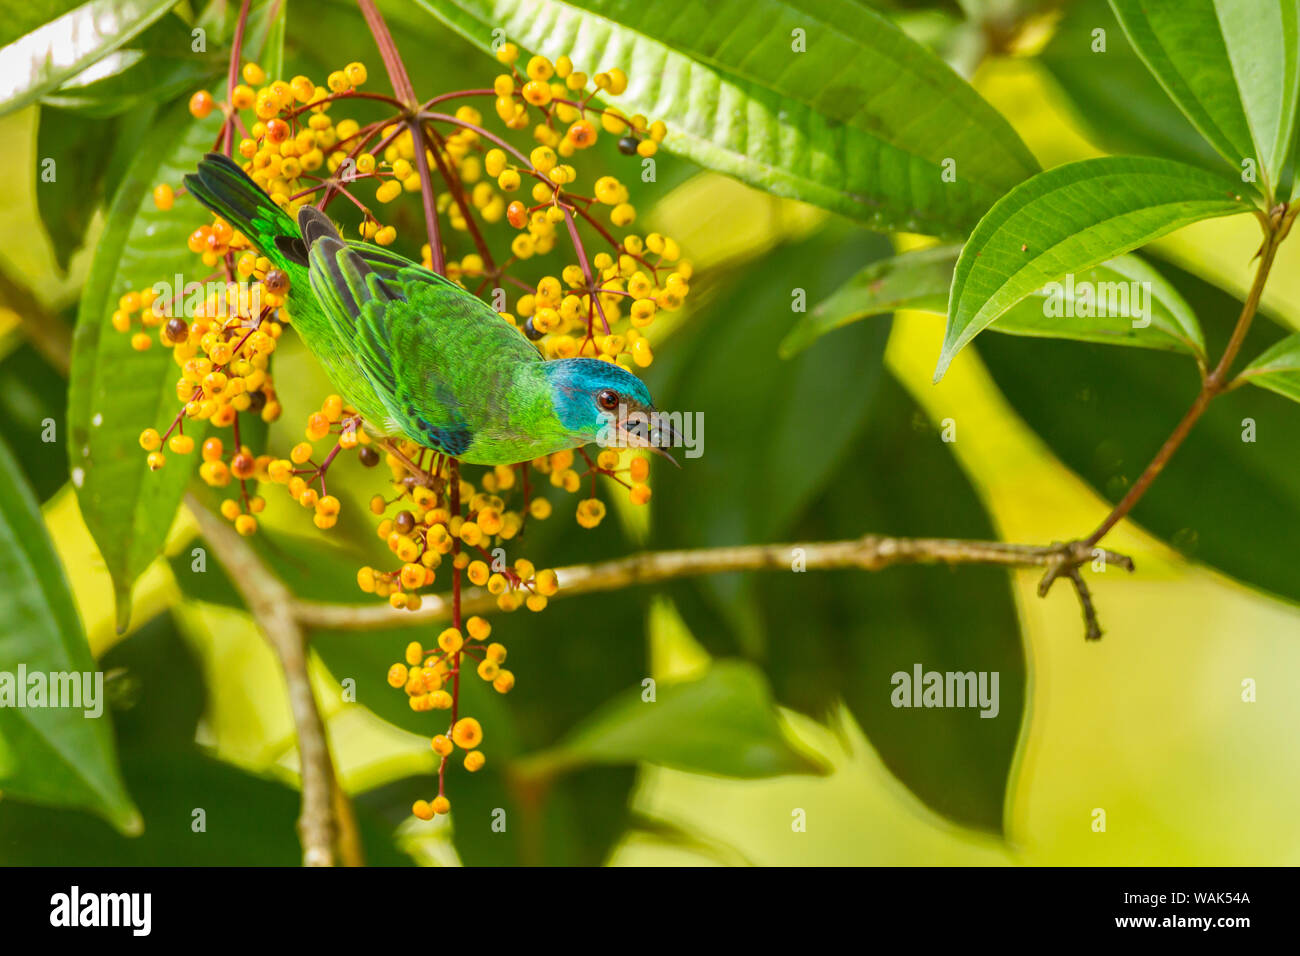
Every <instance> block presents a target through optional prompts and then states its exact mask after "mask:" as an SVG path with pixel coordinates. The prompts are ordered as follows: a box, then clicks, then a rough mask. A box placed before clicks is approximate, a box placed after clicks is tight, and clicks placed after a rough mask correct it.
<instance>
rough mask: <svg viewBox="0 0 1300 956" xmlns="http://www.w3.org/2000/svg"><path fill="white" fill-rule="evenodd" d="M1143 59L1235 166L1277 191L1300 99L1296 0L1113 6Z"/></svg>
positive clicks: (1127, 0)
mask: <svg viewBox="0 0 1300 956" xmlns="http://www.w3.org/2000/svg"><path fill="white" fill-rule="evenodd" d="M1111 7H1112V8H1113V9H1114V10H1115V15H1116V16H1117V17H1119V20H1120V23H1121V24H1123V26H1124V30H1125V32H1126V33H1127V34H1128V36H1129V39H1130V40H1131V41H1132V42H1133V46H1134V47H1136V48H1137V51H1138V55H1139V56H1141V57H1142V59H1143V61H1144V62H1145V63H1146V64H1147V66H1148V67H1149V68H1150V70H1151V72H1152V73H1154V74H1155V76H1156V79H1158V80H1159V81H1160V83H1161V85H1162V86H1164V88H1165V90H1166V92H1168V93H1169V95H1170V96H1171V97H1172V98H1173V100H1174V102H1175V103H1177V104H1178V106H1179V107H1180V108H1181V109H1182V111H1183V112H1184V113H1186V114H1187V118H1188V119H1190V120H1191V121H1192V123H1193V125H1195V126H1196V128H1197V129H1198V130H1200V131H1201V134H1202V135H1203V136H1204V137H1205V138H1206V139H1208V140H1209V141H1210V142H1211V143H1212V144H1213V145H1214V148H1215V149H1217V150H1218V151H1219V153H1220V154H1221V155H1222V156H1223V157H1224V158H1225V159H1227V160H1228V162H1229V163H1231V164H1232V166H1233V168H1234V169H1238V170H1240V169H1241V168H1242V161H1243V160H1245V159H1248V158H1254V159H1255V160H1257V162H1258V164H1259V166H1260V172H1261V174H1263V175H1264V176H1266V177H1267V178H1266V182H1267V183H1268V184H1269V188H1268V190H1266V192H1269V194H1270V195H1271V190H1272V188H1273V187H1275V186H1276V185H1277V182H1278V178H1279V176H1280V174H1281V171H1282V167H1283V164H1284V163H1285V162H1286V157H1287V152H1288V150H1289V149H1290V146H1291V136H1292V131H1293V128H1294V123H1295V116H1296V101H1297V98H1300V2H1297V0H1155V2H1150V0H1111Z"/></svg>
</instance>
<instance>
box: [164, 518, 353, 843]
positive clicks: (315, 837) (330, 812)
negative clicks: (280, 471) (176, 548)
mask: <svg viewBox="0 0 1300 956" xmlns="http://www.w3.org/2000/svg"><path fill="white" fill-rule="evenodd" d="M185 503H186V505H187V506H188V507H189V509H190V512H191V513H192V514H193V515H194V517H195V520H197V521H198V524H199V528H200V529H201V531H202V532H203V537H204V539H205V540H206V541H207V543H208V546H209V547H210V548H212V550H213V552H214V553H215V555H216V557H217V559H218V560H219V561H220V562H221V566H222V567H223V568H225V569H226V573H227V574H228V575H229V576H230V580H231V582H232V583H233V584H234V586H235V590H237V591H238V592H239V594H240V596H241V597H242V598H243V599H244V603H245V604H247V605H248V609H249V611H250V612H252V615H253V620H255V621H256V622H257V625H258V627H259V628H261V630H262V634H263V635H264V636H265V637H266V639H267V642H268V643H269V644H270V645H271V648H272V650H274V651H275V653H276V656H277V657H278V658H279V659H280V667H281V668H282V669H283V671H284V678H285V683H286V684H287V685H288V689H289V707H290V710H291V711H292V712H293V723H294V729H295V732H296V734H297V737H298V757H299V762H300V764H301V769H300V777H301V781H302V810H301V812H300V813H299V815H298V836H299V838H300V839H301V841H302V862H303V866H333V865H334V838H335V831H336V827H335V822H334V821H335V816H334V806H333V802H334V800H336V799H343V800H346V799H347V798H346V796H345V795H343V793H342V789H341V788H338V789H337V792H336V785H335V779H334V766H333V762H332V761H331V759H330V752H329V746H328V744H327V743H326V742H325V725H324V723H323V722H322V720H321V716H320V711H319V710H318V709H317V707H316V697H315V695H314V694H313V693H312V689H311V679H310V677H309V675H308V673H307V641H306V637H305V635H304V634H303V631H302V628H301V627H300V625H299V623H298V621H296V620H295V619H294V614H293V610H292V597H291V595H290V594H289V590H288V588H286V587H285V586H284V584H283V583H281V581H280V580H279V578H277V577H275V575H273V574H271V573H270V572H269V571H268V570H267V569H266V568H265V567H264V566H263V564H262V562H261V561H260V560H259V559H258V557H257V555H256V553H254V551H253V549H252V548H250V547H249V546H248V544H246V543H245V542H244V540H243V538H241V537H240V536H239V534H238V533H237V532H236V531H235V530H234V528H232V527H231V526H230V525H229V524H228V523H226V522H225V521H223V520H221V519H220V518H218V517H217V516H216V515H214V514H212V512H210V511H208V509H207V508H205V507H204V506H203V505H202V504H201V503H200V502H199V501H198V499H197V498H195V497H194V495H192V494H191V495H188V496H186V499H185Z"/></svg>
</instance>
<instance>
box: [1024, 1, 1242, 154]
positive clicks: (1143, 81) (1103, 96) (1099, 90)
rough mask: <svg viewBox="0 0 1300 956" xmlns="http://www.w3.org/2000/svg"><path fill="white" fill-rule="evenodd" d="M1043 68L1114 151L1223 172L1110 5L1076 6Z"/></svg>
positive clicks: (1067, 12) (1094, 135)
mask: <svg viewBox="0 0 1300 956" xmlns="http://www.w3.org/2000/svg"><path fill="white" fill-rule="evenodd" d="M1098 31H1100V32H1098ZM1103 42H1104V48H1101V49H1099V48H1098V47H1099V46H1101V44H1102V43H1103ZM1038 62H1039V63H1041V64H1042V65H1043V66H1045V67H1046V68H1047V70H1048V72H1049V73H1051V75H1052V79H1054V80H1055V81H1056V83H1057V85H1058V86H1059V87H1060V88H1061V91H1062V92H1063V93H1064V94H1065V96H1066V98H1067V99H1068V100H1069V103H1070V105H1071V106H1072V107H1073V110H1072V112H1073V114H1074V118H1075V119H1076V120H1077V121H1078V122H1079V124H1080V125H1081V126H1083V128H1084V129H1085V130H1086V131H1087V135H1088V137H1089V138H1090V139H1091V140H1093V141H1094V142H1095V143H1097V145H1099V146H1100V147H1102V149H1104V150H1105V151H1106V152H1110V153H1124V154H1134V153H1136V154H1138V155H1141V156H1164V157H1167V158H1169V159H1180V160H1182V161H1183V162H1188V163H1193V164H1195V165H1198V166H1208V167H1210V168H1211V169H1222V168H1223V167H1222V160H1221V159H1220V157H1219V154H1218V153H1216V152H1215V151H1214V149H1213V147H1211V146H1210V144H1209V143H1207V142H1206V141H1205V138H1204V137H1203V136H1201V134H1200V133H1198V132H1197V131H1196V128H1195V127H1194V126H1192V124H1191V123H1189V122H1188V121H1187V117H1186V116H1184V115H1183V114H1182V112H1181V111H1180V110H1179V109H1178V107H1177V106H1175V105H1174V103H1173V101H1172V100H1170V99H1169V97H1168V96H1167V95H1166V94H1165V91H1164V90H1163V89H1161V87H1160V84H1159V83H1157V82H1156V80H1155V78H1154V77H1153V76H1152V75H1151V72H1150V71H1149V70H1148V69H1147V68H1146V65H1145V64H1144V63H1143V62H1142V61H1141V60H1140V59H1139V58H1138V55H1137V53H1135V52H1134V51H1133V47H1132V45H1131V44H1130V43H1129V42H1128V40H1127V39H1126V38H1125V36H1124V31H1123V29H1121V28H1120V25H1119V21H1117V20H1116V19H1115V14H1114V13H1113V12H1112V11H1111V9H1110V4H1109V3H1107V0H1075V2H1073V3H1070V4H1068V5H1067V6H1066V7H1065V9H1064V16H1063V17H1062V18H1061V22H1060V23H1059V24H1058V25H1057V27H1056V31H1055V32H1054V33H1053V34H1052V39H1051V42H1049V43H1048V44H1047V46H1046V48H1044V50H1043V52H1042V53H1041V54H1040V55H1039V57H1038Z"/></svg>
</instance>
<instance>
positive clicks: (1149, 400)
mask: <svg viewBox="0 0 1300 956" xmlns="http://www.w3.org/2000/svg"><path fill="white" fill-rule="evenodd" d="M1161 271H1162V272H1163V274H1164V275H1165V277H1166V278H1167V279H1168V280H1169V281H1170V282H1171V283H1172V284H1173V285H1174V286H1175V287H1176V288H1177V289H1178V291H1179V292H1180V294H1181V295H1182V296H1183V297H1184V298H1185V299H1186V300H1187V301H1188V302H1189V303H1190V304H1191V306H1192V307H1193V308H1194V309H1195V310H1196V313H1197V314H1198V315H1200V316H1201V317H1202V319H1203V321H1204V323H1205V328H1206V331H1207V334H1208V335H1209V336H1210V341H1209V343H1208V345H1209V351H1210V354H1212V355H1213V354H1217V353H1218V352H1219V351H1220V350H1221V349H1222V348H1223V346H1224V344H1225V342H1226V340H1227V337H1228V333H1229V331H1230V329H1231V326H1232V322H1233V320H1234V319H1235V318H1236V316H1237V315H1238V314H1239V313H1240V311H1241V302H1240V300H1238V299H1237V298H1236V297H1234V296H1231V295H1228V294H1226V293H1224V292H1222V291H1220V290H1219V289H1216V288H1214V287H1213V286H1211V285H1210V284H1208V283H1206V282H1204V281H1203V280H1201V279H1198V278H1196V277H1195V276H1192V275H1190V274H1188V273H1186V272H1183V271H1182V270H1179V269H1177V268H1175V267H1174V266H1172V265H1168V264H1166V265H1163V266H1162V267H1161ZM1211 319H1213V320H1214V321H1211ZM1282 337H1283V333H1281V332H1280V331H1279V330H1278V329H1277V328H1276V327H1275V326H1273V325H1272V324H1271V323H1268V322H1256V323H1254V324H1253V326H1252V327H1251V331H1250V333H1249V335H1248V336H1247V337H1246V342H1245V344H1244V345H1243V351H1244V352H1245V354H1248V355H1252V354H1261V353H1265V354H1267V353H1266V350H1268V349H1270V347H1271V346H1273V345H1274V344H1275V343H1276V342H1277V341H1278V340H1279V339H1281V338H1282ZM978 348H979V353H980V357H981V358H982V359H983V360H984V362H985V364H986V365H987V366H988V368H989V370H990V371H991V372H992V374H993V378H994V380H995V381H996V382H997V384H998V385H999V387H1000V388H1001V389H1002V391H1003V392H1004V394H1005V395H1006V396H1007V398H1008V399H1009V400H1010V402H1011V404H1012V405H1013V406H1014V408H1015V409H1016V411H1017V412H1018V413H1019V414H1020V415H1021V417H1023V418H1024V420H1025V421H1026V422H1028V423H1029V425H1030V426H1031V427H1033V428H1034V430H1035V431H1036V432H1037V433H1038V434H1039V436H1041V438H1042V439H1043V441H1044V443H1045V444H1046V445H1047V446H1048V447H1050V448H1051V449H1052V451H1053V452H1054V453H1055V454H1056V455H1057V456H1058V457H1059V458H1060V459H1061V460H1062V461H1063V462H1065V464H1066V465H1068V466H1069V467H1070V469H1071V470H1073V471H1074V472H1075V473H1076V474H1078V475H1080V476H1081V477H1082V478H1083V479H1084V480H1086V481H1087V482H1089V484H1091V485H1092V487H1093V488H1095V489H1096V490H1097V492H1098V493H1099V494H1100V495H1102V496H1103V497H1104V498H1105V499H1106V500H1107V501H1110V502H1116V501H1119V500H1120V498H1122V497H1123V496H1124V494H1125V493H1126V492H1127V491H1128V490H1129V488H1130V487H1132V484H1133V482H1134V481H1136V480H1137V478H1138V476H1139V475H1140V474H1141V473H1142V470H1143V469H1144V468H1145V467H1146V466H1147V463H1148V462H1150V460H1151V458H1152V457H1153V456H1154V455H1155V453H1156V451H1157V450H1158V449H1159V448H1160V446H1161V445H1162V444H1163V443H1164V441H1165V440H1166V439H1167V438H1168V437H1169V433H1170V432H1171V431H1172V430H1173V428H1174V426H1175V424H1176V423H1177V422H1178V420H1179V419H1180V418H1182V416H1183V415H1184V414H1185V413H1186V411H1187V409H1188V408H1189V407H1190V406H1191V404H1192V402H1193V400H1194V399H1195V398H1196V394H1197V392H1198V391H1199V390H1200V384H1201V383H1200V377H1199V376H1198V375H1197V373H1196V372H1195V371H1194V370H1192V369H1191V368H1188V367H1187V366H1185V365H1183V364H1182V363H1178V362H1167V361H1164V360H1163V359H1162V357H1160V356H1158V355H1154V354H1151V353H1149V352H1145V351H1143V350H1141V349H1104V348H1102V347H1100V346H1094V345H1088V344H1078V343H1073V342H1071V343H1064V342H1059V343H1058V342H1045V341H1034V342H1031V341H1027V340H1024V339H1016V338H1013V337H1010V336H1001V335H999V336H986V337H985V338H983V339H981V340H980V343H979V346H978ZM1270 361H1271V360H1270ZM1298 447H1300V415H1297V414H1296V409H1295V406H1294V405H1293V404H1292V403H1291V402H1289V401H1285V400H1283V399H1282V398H1281V397H1279V396H1277V395H1272V394H1269V393H1268V392H1267V391H1265V390H1263V389H1254V388H1238V389H1234V390H1233V391H1231V392H1228V393H1226V394H1224V395H1222V396H1220V397H1219V398H1216V399H1215V400H1214V401H1213V402H1211V403H1210V404H1209V406H1208V407H1207V408H1206V410H1205V413H1204V415H1202V416H1201V419H1200V421H1198V422H1197V423H1196V427H1195V428H1193V429H1192V431H1191V434H1190V435H1189V436H1188V437H1187V440H1186V441H1185V442H1184V443H1183V444H1182V445H1181V446H1180V447H1179V449H1178V452H1177V454H1176V455H1174V457H1173V459H1171V460H1170V462H1169V464H1168V465H1166V466H1165V468H1164V469H1163V470H1162V471H1161V473H1160V477H1159V479H1158V480H1157V481H1156V482H1154V483H1153V484H1152V485H1151V487H1150V489H1149V490H1148V491H1147V493H1146V494H1145V495H1144V496H1143V497H1142V499H1141V501H1139V502H1138V504H1137V506H1136V507H1135V508H1134V509H1133V520H1134V521H1136V522H1137V523H1138V524H1139V525H1141V526H1142V527H1144V528H1146V529H1147V530H1148V531H1150V532H1152V533H1153V534H1155V535H1157V536H1158V537H1160V538H1162V539H1163V540H1165V541H1167V542H1169V543H1170V544H1171V545H1172V546H1174V547H1175V548H1176V549H1178V550H1179V551H1181V552H1182V553H1183V554H1184V555H1185V556H1186V557H1187V558H1189V559H1191V560H1195V561H1200V562H1203V563H1205V564H1207V565H1210V566H1211V567H1213V568H1216V569H1218V570H1219V571H1221V572H1223V573H1225V574H1228V575H1231V576H1232V577H1234V578H1236V579H1237V580H1239V581H1242V582H1244V583H1246V584H1248V585H1250V586H1252V587H1256V588H1262V589H1264V590H1267V591H1270V592H1272V593H1274V594H1277V595H1281V596H1283V597H1285V598H1287V599H1288V600H1290V601H1292V602H1297V603H1300V576H1297V575H1296V573H1295V564H1294V554H1295V531H1294V529H1295V528H1296V527H1300V470H1297V469H1296V467H1295V450H1296V448H1298ZM1207 502H1212V503H1213V505H1212V507H1211V506H1207V504H1206V503H1207ZM1103 512H1104V508H1103V509H1101V510H1099V512H1098V514H1097V515H1096V519H1097V520H1098V521H1100V520H1101V518H1102V516H1103ZM1243 529H1246V530H1243ZM1089 530H1091V529H1090V528H1088V527H1084V528H1074V529H1070V528H1063V529H1061V532H1062V534H1068V533H1078V534H1084V533H1087V532H1088V531H1089ZM1101 587H1102V584H1100V583H1099V584H1098V585H1097V589H1098V590H1100V589H1101ZM1098 600H1099V601H1100V600H1102V598H1101V596H1100V595H1099V596H1098Z"/></svg>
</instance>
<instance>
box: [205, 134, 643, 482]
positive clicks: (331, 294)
mask: <svg viewBox="0 0 1300 956" xmlns="http://www.w3.org/2000/svg"><path fill="white" fill-rule="evenodd" d="M185 186H186V189H187V190H188V191H189V193H190V194H191V195H193V196H194V198H195V199H197V200H198V201H199V202H200V203H202V204H203V205H204V206H206V207H207V208H208V209H209V210H211V211H212V212H214V213H216V214H217V215H218V216H220V217H221V218H223V219H225V220H226V221H227V222H228V223H229V224H230V225H231V226H232V227H233V228H234V229H237V230H239V232H241V233H243V235H244V236H245V238H247V239H248V241H249V243H250V244H251V245H253V246H254V247H255V248H257V249H258V250H259V251H260V252H261V253H262V255H264V256H265V257H266V258H267V259H268V260H270V262H271V264H272V266H273V267H274V268H276V269H279V270H281V271H282V272H283V273H284V274H285V275H286V276H287V278H288V290H287V298H286V303H285V304H286V305H287V308H288V312H289V316H290V318H291V320H292V323H293V327H294V329H296V330H297V332H298V334H299V336H300V337H301V338H302V340H303V342H304V343H305V344H306V346H307V348H308V350H310V351H311V353H312V354H313V355H314V356H315V357H316V359H317V360H318V361H319V362H320V364H321V366H322V367H323V368H324V370H325V373H326V375H327V376H328V377H329V380H330V382H331V383H332V385H333V386H334V388H335V389H337V391H338V393H339V395H340V397H341V398H342V399H343V400H344V401H345V402H347V403H348V404H349V405H351V406H352V407H353V408H355V409H356V410H357V412H358V413H359V414H360V416H361V418H362V420H363V423H364V427H366V429H367V430H368V431H370V432H371V433H373V434H375V435H377V436H379V437H381V438H384V439H401V438H407V439H410V440H413V441H414V442H415V443H416V444H417V445H419V446H421V447H423V448H430V449H433V450H434V451H435V452H439V453H442V454H444V455H446V456H448V457H449V458H452V459H455V460H457V461H460V462H464V463H467V464H473V465H513V464H518V463H520V462H526V461H531V460H533V459H536V458H540V457H542V456H545V455H549V454H552V453H554V452H558V451H563V450H565V449H572V448H578V447H581V446H583V445H587V444H590V443H591V442H593V441H597V440H600V441H602V443H603V444H614V443H616V442H618V441H619V440H621V441H622V443H623V444H624V445H625V446H633V447H644V448H648V449H650V450H651V451H655V452H657V453H660V454H664V455H665V457H667V454H666V453H665V452H663V451H662V449H660V448H658V447H657V442H658V436H657V434H652V433H651V431H650V429H649V428H648V427H647V423H653V422H655V421H656V420H657V417H656V415H655V408H654V403H653V401H652V400H651V396H650V392H649V390H648V389H647V388H646V386H645V384H644V383H643V382H642V381H641V380H640V379H639V378H637V377H636V376H635V375H633V374H632V373H630V372H628V371H627V370H625V369H623V368H621V367H620V366H618V365H616V364H615V363H613V362H606V361H603V360H600V359H593V358H561V359H551V360H546V359H544V358H543V357H542V354H541V352H540V351H539V350H538V349H537V347H536V346H535V345H533V344H532V343H531V342H529V341H528V339H527V338H525V337H524V336H523V335H522V334H521V333H520V331H519V330H518V329H517V328H516V327H515V326H514V325H513V324H511V323H510V322H509V321H507V320H506V319H505V318H503V317H502V316H501V315H500V314H499V313H497V312H496V311H495V310H493V309H492V307H491V306H490V305H488V304H487V303H486V302H484V301H483V300H482V299H480V298H479V297H478V296H476V295H473V294H472V293H470V292H469V291H467V290H466V289H464V288H462V287H461V286H459V285H457V284H456V283H455V282H452V281H451V280H450V279H447V278H446V277H445V276H442V275H439V274H438V273H436V272H434V271H432V270H431V269H426V268H424V267H423V266H422V265H420V264H419V263H416V262H412V261H411V260H409V259H406V258H405V257H403V256H401V255H398V254H397V253H395V252H393V251H391V250H388V249H386V248H384V247H383V246H379V245H373V244H371V243H365V242H346V241H344V239H343V238H342V236H341V235H340V234H339V231H338V229H337V228H336V227H335V225H334V223H333V222H332V221H331V220H330V218H329V217H328V216H327V215H326V214H325V213H324V212H322V211H320V210H318V209H316V208H315V207H314V206H312V205H310V204H308V205H304V206H303V207H301V208H300V209H299V210H298V216H297V222H295V221H294V220H293V219H292V218H291V217H290V216H289V214H288V213H287V212H286V211H285V210H284V209H282V208H281V207H280V206H279V205H277V204H276V203H275V201H274V200H273V199H271V197H270V196H269V195H267V194H266V192H265V191H264V190H263V189H262V188H261V187H260V186H258V185H257V184H256V183H255V182H253V180H252V179H251V178H250V177H249V176H248V174H247V173H246V172H245V171H244V170H243V169H242V168H241V167H240V166H239V165H238V164H237V163H236V162H234V160H232V159H231V158H230V157H228V156H225V155H223V154H221V153H215V152H214V153H208V154H207V155H206V156H204V157H203V158H202V159H201V160H200V161H199V163H198V167H197V171H196V172H194V173H190V174H188V175H186V176H185ZM651 427H652V426H651ZM389 447H390V448H391V447H394V446H393V445H391V444H390V446H389Z"/></svg>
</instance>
